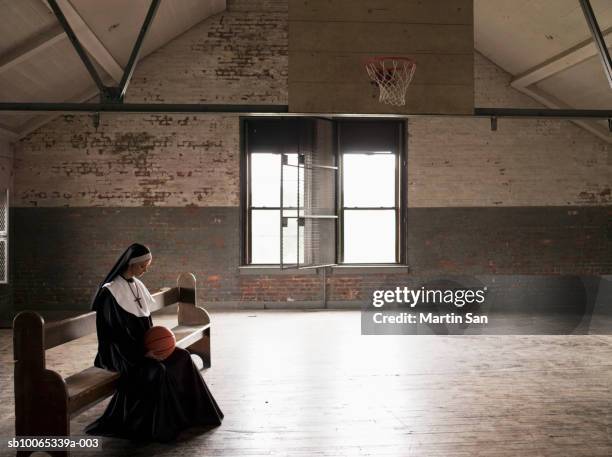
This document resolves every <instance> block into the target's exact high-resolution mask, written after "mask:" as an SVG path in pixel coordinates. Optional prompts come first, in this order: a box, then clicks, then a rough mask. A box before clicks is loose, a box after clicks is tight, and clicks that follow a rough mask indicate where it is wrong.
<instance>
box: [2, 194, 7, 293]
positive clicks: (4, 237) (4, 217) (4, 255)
mask: <svg viewBox="0 0 612 457" xmlns="http://www.w3.org/2000/svg"><path fill="white" fill-rule="evenodd" d="M8 217H9V191H8V189H0V284H8V249H9V246H8V231H9V220H8Z"/></svg>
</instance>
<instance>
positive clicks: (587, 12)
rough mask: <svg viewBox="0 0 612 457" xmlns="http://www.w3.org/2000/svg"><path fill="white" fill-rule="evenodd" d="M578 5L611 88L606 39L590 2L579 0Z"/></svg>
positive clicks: (610, 68) (611, 81)
mask: <svg viewBox="0 0 612 457" xmlns="http://www.w3.org/2000/svg"><path fill="white" fill-rule="evenodd" d="M580 6H581V7H582V12H583V13H584V17H585V18H586V21H587V24H588V25H589V29H591V34H592V35H593V40H594V41H595V44H596V45H597V50H598V51H599V57H600V58H601V63H602V65H603V68H604V73H605V74H606V77H607V78H608V84H610V87H611V88H612V59H610V53H609V52H608V46H607V45H606V40H605V39H604V37H603V35H602V33H601V29H600V28H599V24H598V23H597V19H596V18H595V13H594V12H593V8H592V7H591V2H590V1H589V0H580Z"/></svg>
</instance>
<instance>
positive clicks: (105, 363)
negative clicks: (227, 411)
mask: <svg viewBox="0 0 612 457" xmlns="http://www.w3.org/2000/svg"><path fill="white" fill-rule="evenodd" d="M151 261H152V255H151V251H150V250H149V248H147V247H146V246H143V245H141V244H132V245H131V246H130V247H129V248H128V249H127V250H126V251H125V252H124V253H123V255H122V256H121V257H120V258H119V260H118V261H117V263H116V264H115V266H114V267H113V269H112V270H111V271H110V273H109V274H108V276H106V278H105V279H104V281H103V282H102V283H101V284H100V286H99V287H98V290H97V291H96V294H95V296H94V299H93V303H92V309H93V310H94V311H95V312H96V328H97V333H98V354H97V355H96V359H95V361H94V365H95V366H96V367H99V368H104V369H106V370H111V371H117V372H119V373H120V374H121V376H120V378H119V385H118V388H117V391H116V392H115V394H114V395H113V397H112V398H111V400H110V403H109V404H108V407H107V408H106V411H105V412H104V414H103V415H102V417H100V418H99V419H97V420H96V421H95V422H93V423H92V424H90V425H89V426H87V428H86V429H85V431H86V432H87V433H88V434H91V435H102V436H115V437H122V438H129V439H134V440H139V441H158V442H168V441H173V440H174V439H176V437H177V436H178V434H179V433H180V432H181V430H184V429H186V428H188V427H191V426H205V427H210V426H218V425H221V421H222V420H223V413H222V412H221V410H220V409H219V406H218V405H217V402H216V401H215V399H214V398H213V396H212V394H211V393H210V391H209V390H208V387H207V386H206V383H205V382H204V379H203V378H202V375H201V374H200V372H199V370H198V368H197V367H196V365H195V364H194V362H193V360H192V359H191V356H190V354H189V352H188V351H186V350H184V349H181V348H179V347H177V348H176V349H175V350H174V352H173V353H172V354H171V355H170V356H169V357H168V358H166V359H164V360H157V359H156V358H154V356H153V354H151V353H145V348H144V334H145V332H146V331H147V330H148V329H149V328H151V326H152V321H151V312H150V311H149V308H150V306H151V305H152V304H153V303H154V302H153V297H151V294H150V293H149V291H148V290H147V288H146V286H145V285H144V284H143V283H142V282H141V281H140V279H138V278H139V277H140V276H142V275H143V274H144V273H146V271H147V269H148V268H149V266H150V265H151Z"/></svg>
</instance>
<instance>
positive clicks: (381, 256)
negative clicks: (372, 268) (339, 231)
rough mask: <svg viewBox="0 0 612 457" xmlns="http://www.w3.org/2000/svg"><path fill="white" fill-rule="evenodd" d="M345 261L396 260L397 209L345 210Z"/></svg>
mask: <svg viewBox="0 0 612 457" xmlns="http://www.w3.org/2000/svg"><path fill="white" fill-rule="evenodd" d="M344 262H345V263H395V211H394V210H345V211H344Z"/></svg>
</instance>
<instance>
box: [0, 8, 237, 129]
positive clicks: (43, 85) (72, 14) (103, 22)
mask: <svg viewBox="0 0 612 457" xmlns="http://www.w3.org/2000/svg"><path fill="white" fill-rule="evenodd" d="M57 2H58V5H59V6H60V8H61V9H62V11H63V12H64V15H65V16H66V18H67V20H68V22H69V23H70V25H71V27H72V28H73V30H74V32H75V33H76V35H77V36H78V38H79V41H80V42H81V44H82V45H83V47H84V48H85V49H86V51H87V52H88V54H89V56H90V57H91V59H92V61H93V63H94V66H95V67H96V68H97V70H98V74H100V76H101V77H102V79H103V80H104V81H105V83H106V84H108V85H117V83H118V82H119V81H120V80H121V76H122V74H123V68H124V67H125V65H126V64H127V61H128V59H129V56H130V53H131V51H132V46H133V43H134V42H135V41H136V37H137V35H138V33H139V31H140V28H141V26H142V23H143V20H144V18H145V16H146V13H147V11H148V9H149V5H150V4H151V0H130V1H129V2H127V1H125V0H104V1H94V0H57ZM225 8H226V1H225V0H163V1H162V2H161V3H160V6H159V8H158V11H157V14H156V16H155V19H154V21H153V23H152V24H151V28H150V30H149V32H148V34H147V37H146V39H145V41H144V43H143V47H142V51H141V54H140V56H141V58H142V57H144V56H146V55H147V54H150V53H151V52H153V51H154V50H156V49H157V48H159V47H161V46H163V45H164V44H166V43H168V42H169V41H170V40H172V39H173V38H175V37H176V36H178V35H180V34H181V33H183V32H185V31H186V30H188V29H190V28H191V27H193V26H194V25H196V24H197V23H199V22H201V21H203V20H204V19H206V18H208V17H210V16H212V15H214V14H217V13H220V12H221V11H223V10H225ZM0 17H1V18H2V26H1V27H0V100H3V101H15V102H19V101H24V102H27V101H47V102H54V101H56V102H67V101H70V102H82V101H86V100H89V99H91V98H92V97H94V96H96V95H97V94H98V90H97V88H96V86H95V84H94V83H93V81H92V79H91V76H90V75H89V73H87V71H86V69H85V67H84V65H83V63H82V62H81V60H80V59H79V57H78V55H77V54H76V51H75V50H74V48H73V46H72V44H71V43H70V40H68V38H67V36H66V34H65V33H64V31H63V29H62V28H61V26H60V24H59V23H58V21H57V20H56V18H55V16H54V14H53V13H52V11H51V10H50V7H49V6H48V5H47V3H46V1H45V0H0ZM52 117H53V116H51V115H34V114H32V113H20V114H13V113H10V114H9V113H2V114H1V115H0V134H3V136H7V137H9V138H10V139H16V138H20V137H22V136H24V135H26V134H27V133H29V132H31V131H33V130H35V129H36V128H38V127H39V126H40V125H43V124H44V123H46V122H48V121H49V120H50V119H51V118H52Z"/></svg>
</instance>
